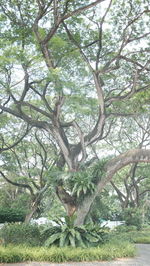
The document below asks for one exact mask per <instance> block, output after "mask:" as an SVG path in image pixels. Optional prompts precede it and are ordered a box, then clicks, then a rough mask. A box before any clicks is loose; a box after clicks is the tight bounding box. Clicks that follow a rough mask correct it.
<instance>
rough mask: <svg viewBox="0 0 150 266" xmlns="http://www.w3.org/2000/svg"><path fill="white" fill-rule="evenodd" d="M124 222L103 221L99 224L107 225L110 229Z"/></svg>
mask: <svg viewBox="0 0 150 266" xmlns="http://www.w3.org/2000/svg"><path fill="white" fill-rule="evenodd" d="M121 224H124V222H123V221H109V220H108V221H105V222H102V223H101V226H106V227H109V228H110V229H114V228H115V227H117V226H118V225H121Z"/></svg>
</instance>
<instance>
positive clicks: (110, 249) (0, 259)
mask: <svg viewBox="0 0 150 266" xmlns="http://www.w3.org/2000/svg"><path fill="white" fill-rule="evenodd" d="M134 255H135V248H134V246H133V245H132V244H130V243H126V242H124V243H121V242H118V243H116V244H105V245H103V246H102V247H97V248H86V249H83V248H71V247H65V248H57V247H52V248H46V247H45V248H43V247H42V248H40V247H36V248H35V247H30V248H29V247H26V246H16V247H14V246H7V247H0V263H15V262H23V261H39V262H40V261H47V262H53V263H54V262H56V263H60V262H69V261H94V260H97V261H101V260H112V259H116V258H121V257H132V256H134Z"/></svg>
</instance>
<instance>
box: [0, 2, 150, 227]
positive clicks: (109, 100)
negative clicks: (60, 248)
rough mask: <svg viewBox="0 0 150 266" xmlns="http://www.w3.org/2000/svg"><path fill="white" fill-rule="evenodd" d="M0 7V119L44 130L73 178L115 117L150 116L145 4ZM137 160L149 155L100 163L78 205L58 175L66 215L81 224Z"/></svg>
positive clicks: (147, 158) (143, 153) (9, 4)
mask: <svg viewBox="0 0 150 266" xmlns="http://www.w3.org/2000/svg"><path fill="white" fill-rule="evenodd" d="M0 7H1V15H0V21H1V40H0V49H1V64H0V68H1V74H0V75H1V80H0V87H1V99H0V110H1V115H5V114H7V116H8V117H9V116H15V117H17V118H18V120H19V121H20V123H22V121H23V123H24V122H25V123H27V124H28V125H30V126H32V127H36V128H38V129H42V130H45V131H48V132H49V134H51V139H52V141H53V143H54V145H55V146H56V147H57V149H58V151H59V156H58V159H57V167H59V169H60V170H61V171H65V172H67V171H68V172H70V173H72V174H70V178H73V177H74V174H73V173H76V172H79V171H81V170H82V171H84V170H83V169H84V168H87V167H88V166H90V164H91V163H92V162H93V160H94V158H95V156H94V153H93V149H92V145H93V144H95V143H97V142H99V143H100V141H101V140H103V139H104V138H106V137H107V136H108V134H110V133H111V126H112V125H113V124H114V123H115V121H116V120H117V118H118V117H128V116H132V115H137V116H138V115H139V113H141V112H143V111H144V112H148V111H149V106H148V100H149V86H150V85H149V83H150V75H149V72H150V68H149V35H150V31H149V28H148V23H149V15H150V10H149V1H148V0H147V1H142V2H141V3H140V4H139V1H138V0H127V1H126V2H124V1H112V0H110V1H109V2H108V1H105V0H96V1H79V0H78V1H76V0H74V1H72V0H64V1H59V0H51V1H48V0H36V1H34V2H33V1H30V0H29V1H27V0H24V1H20V0H9V1H7V2H6V1H3V0H1V1H0ZM116 130H117V128H116ZM4 148H5V147H4V146H3V149H4ZM92 155H93V156H92ZM137 162H150V150H145V149H144V150H141V149H134V150H129V151H127V152H125V153H123V154H120V155H118V156H116V157H115V158H113V159H110V160H109V161H105V163H104V162H102V163H100V166H99V173H98V174H97V176H98V177H99V178H98V179H97V181H96V182H95V184H96V189H95V190H94V192H93V193H87V194H86V193H85V195H84V197H83V198H82V202H81V201H78V200H77V199H76V197H75V196H74V195H73V196H72V195H71V194H70V193H68V191H66V190H65V188H64V186H63V185H64V182H63V178H62V181H61V182H59V184H58V186H57V189H56V191H57V194H58V197H59V199H60V200H61V201H62V203H63V205H64V206H65V208H66V210H67V213H68V215H72V214H73V213H74V212H75V211H76V212H77V219H76V224H82V223H83V222H84V220H85V217H86V215H87V213H88V212H89V209H90V206H91V204H92V202H93V200H94V199H95V197H96V195H97V194H98V193H99V192H100V191H101V190H102V189H103V188H104V186H105V185H106V184H107V182H109V181H110V180H111V179H112V177H113V175H114V174H115V173H116V172H117V171H118V170H119V169H121V168H122V167H124V166H125V165H127V164H130V163H137ZM83 176H84V175H83ZM91 182H92V181H91Z"/></svg>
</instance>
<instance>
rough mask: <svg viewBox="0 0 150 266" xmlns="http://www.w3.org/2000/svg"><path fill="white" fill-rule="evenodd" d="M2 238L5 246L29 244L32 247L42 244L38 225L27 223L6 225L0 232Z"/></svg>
mask: <svg viewBox="0 0 150 266" xmlns="http://www.w3.org/2000/svg"><path fill="white" fill-rule="evenodd" d="M0 237H1V238H2V239H3V243H4V245H8V244H15V245H18V244H27V245H30V246H38V245H40V244H41V239H40V230H39V227H38V225H31V224H25V223H12V224H6V225H4V226H3V228H2V229H1V230H0Z"/></svg>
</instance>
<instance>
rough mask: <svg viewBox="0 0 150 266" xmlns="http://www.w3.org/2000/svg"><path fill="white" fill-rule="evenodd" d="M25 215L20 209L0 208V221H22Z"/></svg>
mask: <svg viewBox="0 0 150 266" xmlns="http://www.w3.org/2000/svg"><path fill="white" fill-rule="evenodd" d="M25 215H26V213H25V211H24V210H22V209H15V208H0V223H5V222H9V223H10V222H23V221H24V219H25Z"/></svg>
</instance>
